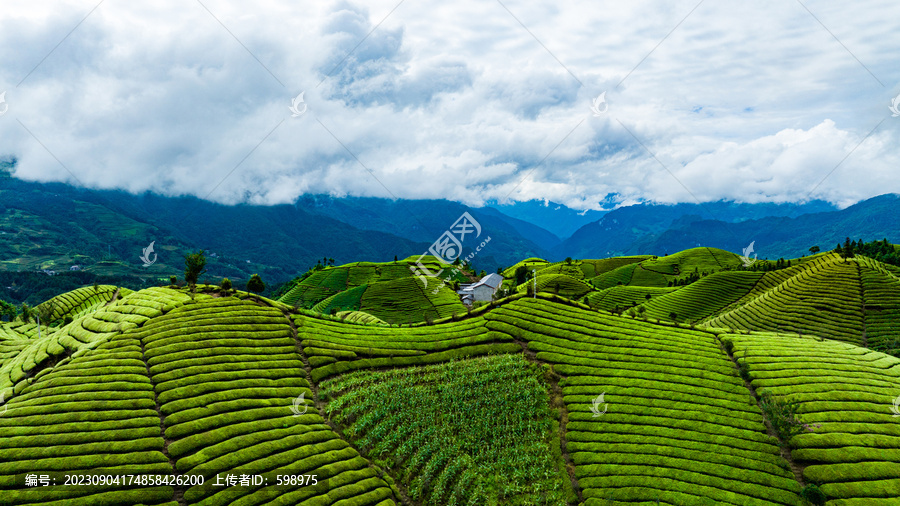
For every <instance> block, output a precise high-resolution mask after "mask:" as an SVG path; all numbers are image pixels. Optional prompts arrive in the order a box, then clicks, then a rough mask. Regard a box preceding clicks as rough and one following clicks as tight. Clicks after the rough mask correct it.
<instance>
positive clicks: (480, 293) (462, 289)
mask: <svg viewBox="0 0 900 506" xmlns="http://www.w3.org/2000/svg"><path fill="white" fill-rule="evenodd" d="M501 284H503V276H501V275H499V274H488V275H487V276H485V277H483V278H481V280H479V281H478V282H477V283H471V284H463V285H459V290H457V291H456V293H457V294H459V298H460V299H461V300H462V302H463V304H472V302H474V301H476V300H477V301H483V302H489V301H491V300H493V298H494V294H495V293H497V289H499V288H500V285H501Z"/></svg>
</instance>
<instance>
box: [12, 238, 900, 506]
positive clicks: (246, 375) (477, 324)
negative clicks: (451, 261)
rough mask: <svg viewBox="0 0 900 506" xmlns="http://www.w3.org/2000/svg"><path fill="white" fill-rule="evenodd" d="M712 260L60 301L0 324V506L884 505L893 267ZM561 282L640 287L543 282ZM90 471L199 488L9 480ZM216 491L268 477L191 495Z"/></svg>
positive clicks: (890, 476)
mask: <svg viewBox="0 0 900 506" xmlns="http://www.w3.org/2000/svg"><path fill="white" fill-rule="evenodd" d="M704 250H705V252H704ZM730 255H731V254H727V252H721V253H720V252H718V251H710V250H706V249H705V248H701V249H696V250H688V251H686V252H682V253H681V254H676V255H670V256H669V257H657V258H655V259H653V258H648V259H642V260H638V261H636V262H635V261H621V263H619V262H615V261H604V262H603V263H602V264H601V263H599V261H597V262H595V261H575V262H573V265H572V266H569V265H566V267H561V266H560V267H558V265H559V264H556V265H547V267H545V269H544V270H543V271H542V272H543V274H542V273H541V272H539V274H538V283H539V285H540V283H541V281H542V280H544V286H539V293H538V294H537V297H530V296H526V295H525V294H524V293H517V294H515V295H513V296H511V297H507V298H505V299H503V300H499V301H494V302H492V303H490V304H487V305H484V306H482V307H479V308H477V309H474V310H466V309H465V308H464V307H463V306H462V305H461V304H460V303H459V299H458V298H456V297H455V294H454V293H453V292H452V291H451V290H449V289H448V288H446V287H443V288H440V289H439V290H438V293H437V294H431V293H430V290H432V289H433V288H432V283H434V284H435V287H436V286H437V280H436V279H434V278H429V279H428V287H425V286H424V283H423V282H422V280H420V279H418V278H416V277H413V276H412V274H411V272H410V271H409V266H408V262H407V260H404V261H400V262H398V263H396V264H394V263H384V264H366V263H359V264H347V265H344V266H339V267H334V268H327V269H323V270H320V271H316V272H314V273H313V274H312V275H311V276H309V277H308V278H306V279H305V280H302V281H299V282H297V283H296V285H295V286H293V287H291V289H290V290H289V291H288V293H287V295H285V297H283V298H282V300H281V301H275V300H270V299H267V298H264V297H259V296H255V295H250V294H248V293H245V292H241V291H237V292H234V293H233V294H223V293H221V292H219V291H217V290H213V289H212V288H209V289H203V288H201V290H200V292H199V293H196V294H190V293H188V292H187V291H186V290H184V289H175V288H150V289H144V290H140V291H135V292H131V291H129V290H123V289H118V290H117V289H116V287H113V286H99V287H98V288H97V289H96V290H95V289H94V288H93V287H85V288H81V289H78V290H75V291H72V292H67V293H65V294H60V295H59V296H58V297H56V298H54V299H53V300H52V301H47V302H45V303H43V304H41V305H40V306H39V307H38V309H39V310H41V311H42V312H44V314H48V315H51V316H50V319H49V320H48V321H46V322H45V321H42V322H41V325H40V326H38V325H37V324H36V323H35V322H34V321H31V322H25V321H23V320H21V319H18V320H16V321H13V322H0V503H3V504H13V505H26V504H59V505H62V504H66V505H68V504H73V505H82V504H84V505H94V504H106V505H133V504H145V505H166V506H176V505H190V504H198V505H199V504H203V505H231V504H235V505H237V504H241V505H250V504H258V505H263V504H305V505H326V504H329V505H330V504H335V505H341V506H368V505H377V506H388V505H399V504H422V505H426V504H427V505H431V504H434V505H442V506H443V505H448V506H449V505H458V504H488V505H498V506H499V505H506V504H511V505H522V506H524V505H554V506H556V505H559V506H576V505H584V506H603V505H607V504H648V505H649V504H667V505H682V504H725V505H734V506H744V505H795V506H803V505H805V504H813V503H810V502H805V501H806V499H805V498H808V499H811V500H812V499H814V498H815V496H816V494H817V493H821V494H824V496H825V498H826V499H825V501H826V502H825V504H828V505H830V506H841V505H863V504H873V505H880V504H895V503H896V501H897V498H898V497H900V482H898V480H900V457H898V456H897V454H896V453H897V451H898V449H900V444H898V441H900V433H898V430H900V429H898V428H897V427H900V426H897V424H896V422H895V421H894V420H896V418H895V417H894V416H893V415H894V410H896V409H900V408H898V406H900V405H898V404H897V403H898V402H900V359H898V358H896V357H893V356H891V355H889V354H886V353H882V352H881V351H879V350H880V349H884V350H885V351H892V350H895V349H896V342H895V339H896V331H895V329H896V328H897V325H898V319H897V314H898V312H900V277H898V274H897V271H896V270H895V269H893V268H890V267H889V266H884V265H883V264H881V263H879V262H876V261H874V260H871V259H867V258H864V257H856V258H852V259H847V260H844V259H841V258H840V257H838V256H836V255H834V254H831V253H827V254H822V255H819V256H817V257H815V258H814V259H811V260H809V261H807V262H804V263H802V264H799V265H793V266H792V267H789V268H785V269H780V270H776V271H769V272H762V271H756V272H754V271H745V270H739V269H736V268H734V258H733V256H730ZM605 260H613V259H605ZM738 262H739V260H738ZM617 264H618V265H617ZM584 265H591V266H592V267H590V268H589V269H594V271H593V273H596V272H597V271H598V269H599V270H602V269H607V270H606V273H605V274H604V273H601V274H600V276H601V277H603V276H606V275H608V274H612V273H616V272H617V271H620V270H622V269H635V270H636V269H641V270H643V271H646V272H645V273H644V274H641V276H639V277H638V278H637V281H639V282H646V283H648V285H649V286H643V285H640V284H639V283H635V282H631V281H635V279H634V275H633V274H634V272H632V277H631V281H630V282H628V283H623V285H622V286H618V285H615V284H613V286H611V287H606V288H605V289H603V290H601V291H592V290H591V286H590V285H588V284H587V283H585V282H584V281H582V280H581V279H578V278H577V277H573V276H570V275H567V274H564V273H563V272H566V270H567V269H569V268H570V267H573V266H575V267H576V268H578V269H579V270H581V272H582V275H583V276H584V277H585V278H587V277H588V274H589V273H588V272H585V270H584V268H583V266H584ZM714 266H718V267H720V268H714ZM694 268H696V269H697V270H698V271H700V272H704V271H705V272H710V274H708V275H707V276H702V277H701V278H700V279H699V280H697V281H696V282H694V283H692V284H689V285H687V286H680V287H667V286H665V284H664V285H663V286H658V285H659V282H660V280H670V279H676V278H677V277H678V276H679V275H684V273H685V271H686V270H688V269H690V270H691V271H692V270H693V269H694ZM729 268H730V270H729ZM554 269H558V270H559V272H554ZM544 271H545V272H544ZM712 271H716V272H715V273H711V272H712ZM407 273H409V274H407ZM512 274H513V275H514V271H513V272H512ZM576 276H577V274H576ZM314 277H315V279H313V278H314ZM592 279H596V276H595V277H594V278H592ZM310 280H311V281H310ZM307 281H309V282H307ZM554 282H557V283H558V284H559V286H560V287H561V289H560V290H559V292H560V294H559V295H556V294H553V293H552V292H553V291H554V290H555V286H556V285H554ZM304 283H305V284H304ZM604 283H606V281H604ZM523 286H524V285H523ZM584 290H586V291H584ZM582 292H583V293H582ZM585 294H586V295H585ZM288 295H289V297H288ZM647 295H649V296H650V297H649V299H648V298H647ZM585 298H586V299H587V303H586V304H585V303H582V302H581V301H582V300H584V299H585ZM298 301H305V302H304V303H303V304H298V303H297V302H298ZM313 301H315V302H314V303H313ZM306 304H308V305H309V307H310V308H311V309H308V308H304V307H302V306H304V305H306ZM426 304H430V305H431V307H433V308H434V309H435V311H436V312H437V314H436V315H435V316H434V317H433V318H428V320H433V321H429V322H428V323H424V322H423V323H417V324H410V321H421V320H422V319H424V318H422V319H419V320H416V319H415V318H412V317H413V316H415V315H419V314H422V312H423V308H424V307H425V305H426ZM629 305H636V306H637V307H638V308H643V311H642V312H641V314H640V315H638V314H635V316H634V317H630V316H628V315H627V314H622V315H619V314H616V313H613V312H611V310H612V309H615V308H616V307H619V308H623V307H625V306H629ZM442 306H446V307H447V308H450V309H449V310H444V309H442ZM332 308H334V309H335V310H336V314H335V315H330V314H329V313H331V309H332ZM671 313H676V314H677V318H676V320H677V321H678V322H694V321H699V323H697V324H693V323H692V324H690V325H688V324H687V323H680V324H679V323H672V322H671V321H669V316H670V314H671ZM657 319H659V320H661V321H662V323H656V322H655V321H656V320H657ZM737 330H740V332H737ZM775 331H780V333H776V332H775ZM788 332H795V333H788ZM797 332H799V333H802V335H800V334H798V333H797ZM876 347H877V348H878V349H876ZM897 413H900V412H897ZM88 471H91V472H98V471H104V472H106V473H107V474H111V473H125V474H135V473H154V474H160V475H167V476H172V477H178V478H179V479H182V480H185V479H188V480H198V479H200V478H201V477H202V479H203V480H204V484H202V485H201V484H198V483H196V482H189V483H166V482H157V483H148V484H147V485H146V486H140V487H138V486H129V487H126V486H121V485H118V486H117V485H115V484H112V485H110V484H101V483H97V484H95V485H91V486H62V485H60V484H59V483H57V484H56V485H55V486H48V487H27V486H25V481H24V480H25V476H26V475H27V474H49V473H55V474H53V476H54V477H56V478H57V479H59V480H63V479H64V477H63V476H62V475H61V474H58V473H78V472H88ZM226 474H231V475H234V476H237V477H238V478H236V479H239V477H240V476H241V475H247V476H248V477H251V476H254V475H259V476H262V477H264V478H265V479H266V480H269V481H266V482H260V483H252V481H251V482H249V483H246V484H244V485H240V484H238V483H237V482H236V483H235V484H232V485H231V486H225V487H215V486H213V485H212V484H213V483H214V482H215V480H216V479H217V476H218V477H220V478H221V477H223V476H224V475H226ZM279 475H281V476H293V477H294V479H293V480H294V481H292V482H288V483H286V484H282V485H278V484H276V481H277V477H278V476H279ZM313 476H314V477H315V480H314V481H313V480H312V477H313ZM298 477H299V478H298ZM173 479H174V478H173ZM248 479H249V478H248ZM298 479H299V481H298Z"/></svg>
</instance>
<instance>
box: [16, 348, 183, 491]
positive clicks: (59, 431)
mask: <svg viewBox="0 0 900 506" xmlns="http://www.w3.org/2000/svg"><path fill="white" fill-rule="evenodd" d="M6 408H7V411H6V413H4V414H3V416H0V433H2V434H3V436H4V437H3V438H0V497H2V500H0V502H2V503H3V504H37V503H41V504H50V503H51V501H53V500H55V501H62V502H64V503H65V504H85V505H89V504H138V503H143V504H163V503H166V502H168V501H171V499H172V495H173V490H172V489H171V488H169V487H154V488H149V489H135V488H132V489H127V488H122V487H121V486H119V487H116V486H106V487H103V486H97V487H66V486H62V484H61V483H58V484H57V486H52V487H37V488H34V487H31V488H28V487H25V486H24V483H23V479H24V475H25V474H27V473H31V474H40V473H48V472H64V471H65V472H73V473H78V472H82V471H89V470H94V469H98V468H119V469H122V470H123V472H128V473H137V472H152V473H162V474H169V473H170V472H171V466H170V465H169V461H168V459H167V458H166V456H165V455H164V453H163V448H164V441H163V438H162V433H161V430H160V424H159V416H158V414H157V412H156V411H155V409H154V408H155V402H154V395H153V387H152V385H151V383H150V379H149V377H148V374H147V368H146V365H145V364H144V362H143V361H142V360H141V347H140V343H139V341H138V340H137V339H135V338H133V337H131V336H127V335H117V336H115V337H113V338H112V339H110V340H108V341H105V342H103V343H101V344H99V345H98V346H97V347H96V348H94V349H91V350H87V351H86V352H85V353H83V354H82V355H81V356H79V357H78V358H76V359H72V360H70V361H68V362H67V363H64V364H61V365H58V366H57V367H55V368H54V369H53V370H46V371H45V372H44V373H42V374H40V375H39V376H38V377H37V378H36V379H35V381H34V382H33V383H31V384H30V385H28V386H26V387H25V388H23V389H22V390H21V391H20V392H19V393H18V394H17V395H16V396H15V397H14V398H13V399H11V400H10V402H9V403H8V404H7V406H6ZM7 488H9V490H4V489H7Z"/></svg>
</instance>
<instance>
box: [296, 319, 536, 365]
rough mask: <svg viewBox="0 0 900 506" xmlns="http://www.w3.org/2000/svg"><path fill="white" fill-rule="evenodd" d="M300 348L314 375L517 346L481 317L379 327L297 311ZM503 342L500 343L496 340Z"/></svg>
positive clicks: (502, 350) (417, 362) (433, 360)
mask: <svg viewBox="0 0 900 506" xmlns="http://www.w3.org/2000/svg"><path fill="white" fill-rule="evenodd" d="M294 322H295V325H296V326H297V328H298V334H299V337H300V339H301V342H302V345H303V349H304V352H305V353H306V355H307V356H308V357H309V362H310V365H311V366H312V367H313V371H312V377H313V379H315V380H319V379H323V378H326V377H330V376H333V375H336V374H340V373H344V372H348V371H353V370H357V369H367V368H372V367H386V366H408V365H421V364H431V363H437V362H441V361H446V360H450V359H453V358H463V357H467V356H476V355H485V354H488V353H509V352H512V351H520V350H521V348H520V347H519V345H517V344H514V343H510V342H506V343H503V342H502V341H510V340H511V338H510V337H509V336H508V335H506V334H499V333H496V332H491V331H490V330H489V329H487V328H486V327H485V326H484V320H483V319H482V318H469V319H466V320H460V321H457V322H448V323H444V324H441V325H433V326H432V325H427V326H416V327H406V328H403V327H401V328H396V327H383V326H372V325H361V324H353V323H350V322H344V321H334V320H329V319H326V318H311V317H306V316H297V317H295V319H294ZM497 341H501V343H497Z"/></svg>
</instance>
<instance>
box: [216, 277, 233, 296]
mask: <svg viewBox="0 0 900 506" xmlns="http://www.w3.org/2000/svg"><path fill="white" fill-rule="evenodd" d="M219 286H220V287H221V288H222V291H224V292H225V295H228V292H229V291H230V290H231V280H230V279H228V278H222V283H220V284H219Z"/></svg>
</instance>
